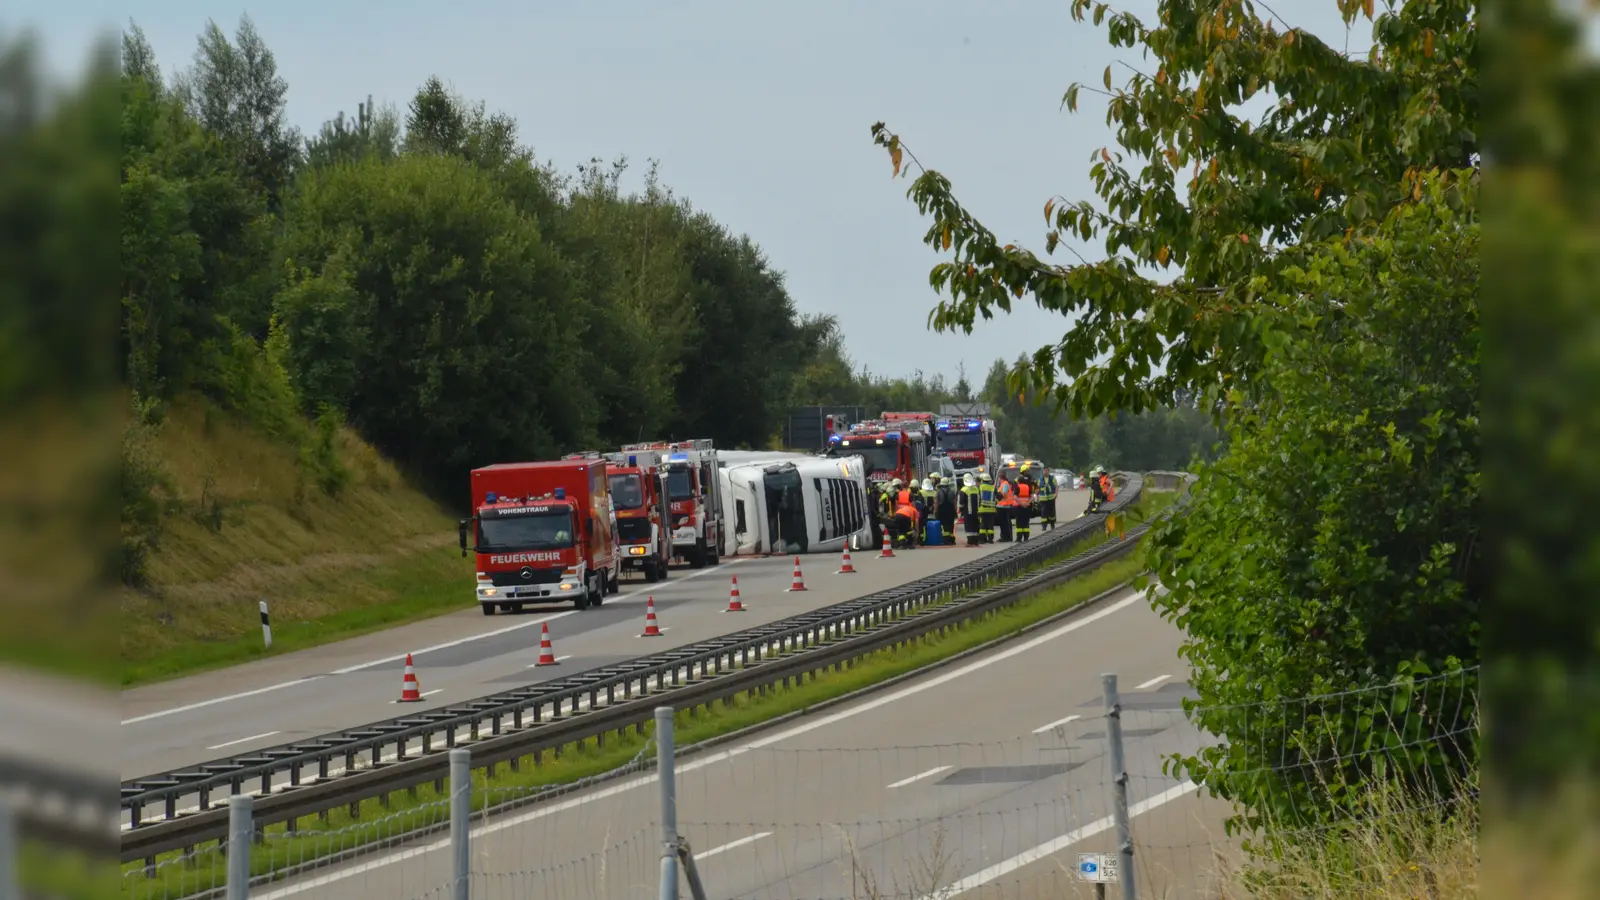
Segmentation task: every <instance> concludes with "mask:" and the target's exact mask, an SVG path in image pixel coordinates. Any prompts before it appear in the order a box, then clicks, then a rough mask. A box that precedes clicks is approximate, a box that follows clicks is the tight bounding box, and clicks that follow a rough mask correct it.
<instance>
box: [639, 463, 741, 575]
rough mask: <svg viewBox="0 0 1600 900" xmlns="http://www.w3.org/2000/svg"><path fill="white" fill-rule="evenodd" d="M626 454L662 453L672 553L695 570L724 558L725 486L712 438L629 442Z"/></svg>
mask: <svg viewBox="0 0 1600 900" xmlns="http://www.w3.org/2000/svg"><path fill="white" fill-rule="evenodd" d="M622 452H623V453H629V454H643V453H660V454H662V467H663V468H664V470H665V472H666V483H667V500H668V502H669V503H670V504H671V515H672V531H671V539H672V556H673V558H674V559H681V560H684V561H686V562H688V563H689V565H691V566H693V567H694V568H696V569H700V568H704V567H705V566H706V565H707V564H708V563H709V564H710V565H713V566H714V565H716V564H717V563H718V562H720V561H721V559H722V487H721V479H720V476H719V475H718V472H717V469H718V459H717V451H716V447H715V446H714V445H713V444H712V442H711V440H710V439H709V438H698V439H695V440H692V441H652V442H650V443H644V444H627V445H624V446H623V448H622Z"/></svg>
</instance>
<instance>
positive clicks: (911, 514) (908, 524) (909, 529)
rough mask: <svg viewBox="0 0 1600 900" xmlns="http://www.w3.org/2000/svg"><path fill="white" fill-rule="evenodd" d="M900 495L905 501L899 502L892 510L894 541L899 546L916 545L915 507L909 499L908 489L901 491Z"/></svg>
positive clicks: (916, 519)
mask: <svg viewBox="0 0 1600 900" xmlns="http://www.w3.org/2000/svg"><path fill="white" fill-rule="evenodd" d="M900 493H901V496H902V497H903V498H904V499H905V500H906V501H907V502H905V503H900V504H899V505H898V506H896V507H895V510H894V538H893V539H894V542H895V543H896V544H899V545H900V546H901V547H903V548H905V547H914V546H916V543H915V541H916V538H917V521H918V518H917V508H916V507H915V506H913V505H912V504H911V503H910V502H909V501H910V496H909V495H910V493H911V492H910V491H901V492H900Z"/></svg>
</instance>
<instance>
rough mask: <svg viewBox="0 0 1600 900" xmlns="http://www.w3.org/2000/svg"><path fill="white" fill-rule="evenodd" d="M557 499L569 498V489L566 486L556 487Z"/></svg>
mask: <svg viewBox="0 0 1600 900" xmlns="http://www.w3.org/2000/svg"><path fill="white" fill-rule="evenodd" d="M556 499H557V500H565V499H567V489H566V488H556Z"/></svg>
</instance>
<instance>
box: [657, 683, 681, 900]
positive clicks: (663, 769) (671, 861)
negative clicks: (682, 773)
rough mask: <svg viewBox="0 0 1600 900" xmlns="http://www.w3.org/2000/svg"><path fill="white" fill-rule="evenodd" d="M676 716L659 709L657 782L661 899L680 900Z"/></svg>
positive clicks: (661, 708)
mask: <svg viewBox="0 0 1600 900" xmlns="http://www.w3.org/2000/svg"><path fill="white" fill-rule="evenodd" d="M672 715H673V709H672V707H670V706H658V707H656V781H657V782H658V783H659V784H660V785H661V891H660V894H659V897H660V900H678V796H677V793H678V784H677V777H676V776H677V771H676V769H675V768H674V766H675V765H676V764H675V763H674V761H673V753H674V750H675V749H676V748H675V747H674V745H673V740H672Z"/></svg>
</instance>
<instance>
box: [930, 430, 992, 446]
mask: <svg viewBox="0 0 1600 900" xmlns="http://www.w3.org/2000/svg"><path fill="white" fill-rule="evenodd" d="M939 446H940V447H941V448H943V449H945V450H982V449H983V432H981V431H946V432H944V433H943V434H941V435H939Z"/></svg>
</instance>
